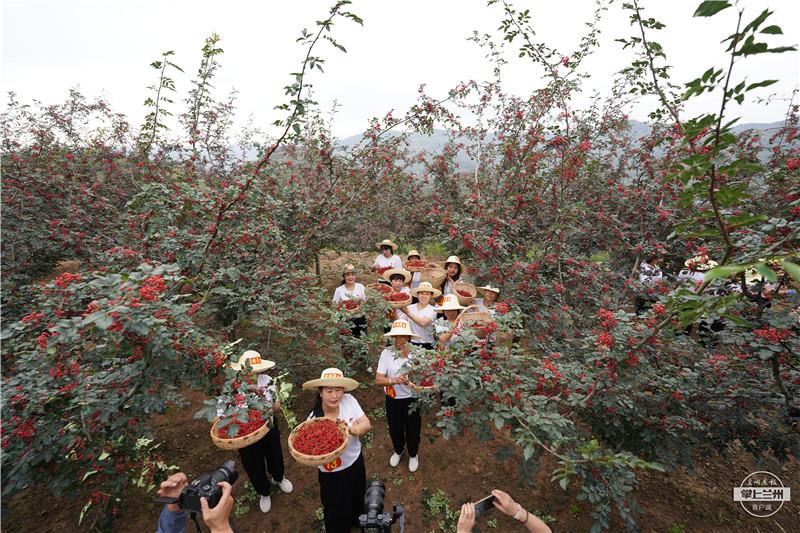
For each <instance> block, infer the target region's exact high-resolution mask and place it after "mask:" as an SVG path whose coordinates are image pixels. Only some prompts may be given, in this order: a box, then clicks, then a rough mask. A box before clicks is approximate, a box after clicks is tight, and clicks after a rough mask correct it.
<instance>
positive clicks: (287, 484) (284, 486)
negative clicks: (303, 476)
mask: <svg viewBox="0 0 800 533" xmlns="http://www.w3.org/2000/svg"><path fill="white" fill-rule="evenodd" d="M278 487H280V489H281V490H282V491H283V492H285V493H286V494H289V493H290V492H292V491H293V490H294V486H293V485H292V482H291V481H289V480H288V479H286V478H283V479H282V480H281V482H280V483H278Z"/></svg>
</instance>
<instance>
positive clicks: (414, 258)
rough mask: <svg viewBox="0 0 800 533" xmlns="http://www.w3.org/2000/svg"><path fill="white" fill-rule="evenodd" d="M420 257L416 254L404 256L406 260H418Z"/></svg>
mask: <svg viewBox="0 0 800 533" xmlns="http://www.w3.org/2000/svg"><path fill="white" fill-rule="evenodd" d="M420 259H422V258H421V257H420V256H418V255H409V256H408V257H407V258H406V261H419V260H420Z"/></svg>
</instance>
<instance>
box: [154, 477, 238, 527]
mask: <svg viewBox="0 0 800 533" xmlns="http://www.w3.org/2000/svg"><path fill="white" fill-rule="evenodd" d="M188 484H189V478H188V477H186V474H184V473H183V472H177V473H175V474H172V475H171V476H169V477H168V478H167V479H166V480H165V481H162V482H161V485H160V486H159V487H158V491H156V492H157V494H158V495H159V496H161V497H162V498H178V497H179V496H180V495H181V492H182V491H183V489H184V487H186V486H187V485H188ZM219 487H220V488H221V489H222V496H221V497H220V499H219V502H217V505H215V506H214V508H213V509H212V508H210V507H209V506H208V501H206V499H205V498H201V499H200V508H201V510H202V511H203V522H204V523H205V524H206V526H208V528H209V529H210V530H211V533H233V527H231V524H230V518H229V517H230V515H231V512H232V511H233V496H232V495H231V492H232V491H233V487H231V485H230V483H228V482H227V481H222V482H220V484H219ZM188 516H189V513H187V512H186V511H184V510H183V509H181V508H180V507H178V504H177V503H171V504H169V505H165V506H164V508H163V509H162V510H161V514H160V515H159V517H158V529H157V530H156V533H183V532H184V531H185V530H186V522H187V518H188Z"/></svg>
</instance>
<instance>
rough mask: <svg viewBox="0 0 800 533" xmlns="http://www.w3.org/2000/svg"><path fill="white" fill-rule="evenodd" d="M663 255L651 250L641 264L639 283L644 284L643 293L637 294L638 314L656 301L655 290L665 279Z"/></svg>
mask: <svg viewBox="0 0 800 533" xmlns="http://www.w3.org/2000/svg"><path fill="white" fill-rule="evenodd" d="M661 260H662V257H661V255H659V254H658V253H656V252H651V253H650V254H648V255H647V257H645V258H644V261H642V262H641V263H640V264H639V283H640V284H641V285H642V290H643V293H642V294H637V295H636V314H637V315H639V314H641V313H643V312H644V311H645V310H646V309H647V308H649V307H650V306H651V305H652V304H653V303H654V301H655V300H654V297H653V296H652V292H653V290H654V289H655V288H656V287H657V286H658V284H659V283H661V282H662V281H663V280H664V273H663V272H662V271H661V267H660V266H659V265H660V264H661Z"/></svg>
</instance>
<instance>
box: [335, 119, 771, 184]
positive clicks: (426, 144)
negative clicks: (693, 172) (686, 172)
mask: <svg viewBox="0 0 800 533" xmlns="http://www.w3.org/2000/svg"><path fill="white" fill-rule="evenodd" d="M630 126H631V133H632V134H633V136H634V137H635V138H641V137H644V136H646V135H648V134H649V133H650V125H649V124H648V123H646V122H642V121H639V120H631V121H630ZM782 126H783V122H769V123H760V122H759V123H748V124H739V125H736V126H734V127H733V128H731V129H732V131H733V132H734V133H737V134H738V133H741V132H743V131H746V130H760V131H763V132H765V133H766V134H767V135H771V134H773V133H775V132H776V131H777V130H778V129H779V128H781V127H782ZM400 134H401V133H400V132H394V131H390V132H388V133H387V134H386V135H388V136H390V137H396V136H398V135H400ZM361 139H362V136H361V135H352V136H350V137H345V138H344V139H341V140H340V141H339V142H338V143H337V144H338V145H339V146H341V147H342V148H352V147H353V146H355V145H357V144H358V143H359V142H361ZM465 140H466V139H465ZM457 141H458V139H457ZM448 142H449V138H448V136H447V132H446V131H444V130H434V132H433V134H432V135H421V134H419V133H409V135H408V147H409V150H411V151H412V152H427V153H430V154H437V153H441V151H442V150H443V149H444V146H445V144H447V143H448ZM456 163H457V164H458V167H459V168H460V169H461V170H462V171H464V172H470V171H473V170H475V160H473V159H472V158H470V157H469V156H468V155H467V154H466V153H465V152H464V151H463V150H462V151H460V152H459V153H458V155H457V156H456ZM412 170H413V171H414V172H417V173H421V172H422V171H423V166H422V165H415V167H414V168H413V169H412Z"/></svg>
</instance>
